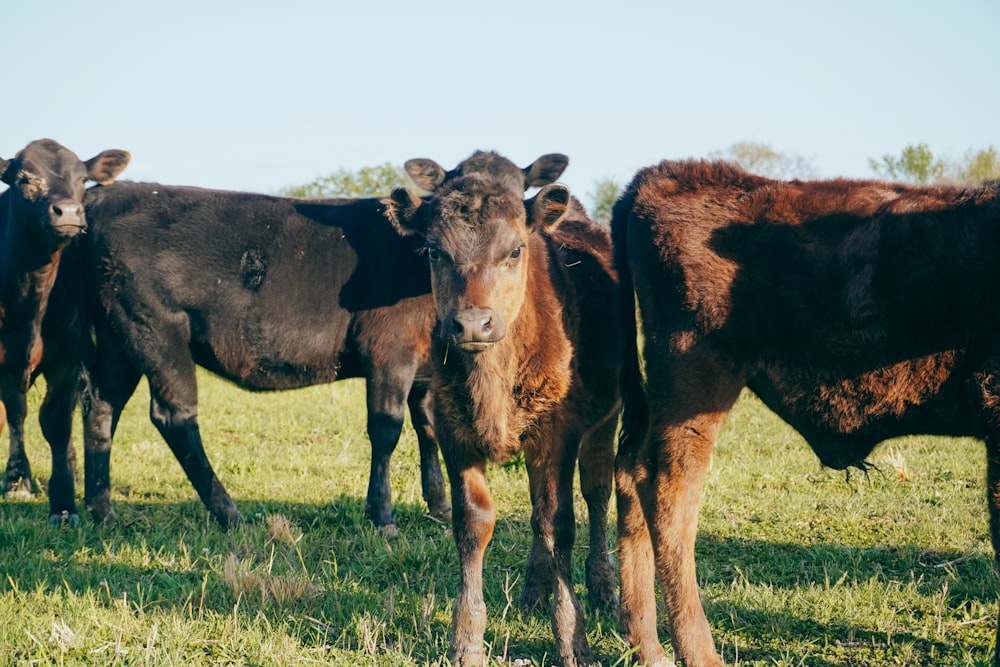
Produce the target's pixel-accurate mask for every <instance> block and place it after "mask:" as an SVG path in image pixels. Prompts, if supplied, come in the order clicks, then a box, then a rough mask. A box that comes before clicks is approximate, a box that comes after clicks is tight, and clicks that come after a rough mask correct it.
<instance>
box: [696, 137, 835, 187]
mask: <svg viewBox="0 0 1000 667" xmlns="http://www.w3.org/2000/svg"><path fill="white" fill-rule="evenodd" d="M708 157H709V158H711V159H713V160H728V161H730V162H735V163H736V164H738V165H740V166H741V167H743V168H744V169H746V170H747V171H749V172H752V173H754V174H760V175H761V176H767V177H768V178H781V179H789V178H803V179H805V178H815V177H816V168H815V167H813V165H812V163H811V162H810V161H809V160H807V159H806V158H804V157H802V156H800V155H785V154H784V153H780V152H778V151H776V150H774V149H773V148H771V147H770V146H769V145H767V144H762V143H758V142H755V141H741V142H739V143H735V144H733V145H732V146H730V147H729V148H726V149H724V150H721V151H713V152H711V153H709V154H708Z"/></svg>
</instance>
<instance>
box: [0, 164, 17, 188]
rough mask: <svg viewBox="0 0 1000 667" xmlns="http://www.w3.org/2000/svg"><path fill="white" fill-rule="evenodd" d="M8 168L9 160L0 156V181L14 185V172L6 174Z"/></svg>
mask: <svg viewBox="0 0 1000 667" xmlns="http://www.w3.org/2000/svg"><path fill="white" fill-rule="evenodd" d="M8 170H10V160H5V159H3V158H2V157H0V181H3V182H4V183H6V184H7V185H14V174H8V173H7V171H8Z"/></svg>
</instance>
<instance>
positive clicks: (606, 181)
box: [587, 178, 622, 225]
mask: <svg viewBox="0 0 1000 667" xmlns="http://www.w3.org/2000/svg"><path fill="white" fill-rule="evenodd" d="M621 193H622V186H621V185H619V184H618V181H616V180H615V179H613V178H601V179H599V180H596V181H594V190H593V192H590V193H589V194H588V195H587V196H588V197H590V201H591V205H590V217H592V218H593V219H594V220H596V221H597V222H599V223H601V224H602V225H609V224H611V209H613V208H614V206H615V201H616V200H617V199H618V196H619V195H620V194H621Z"/></svg>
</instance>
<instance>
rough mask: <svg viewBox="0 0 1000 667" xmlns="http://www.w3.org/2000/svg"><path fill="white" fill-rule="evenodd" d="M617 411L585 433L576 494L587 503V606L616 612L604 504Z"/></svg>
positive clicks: (611, 482) (608, 490)
mask: <svg viewBox="0 0 1000 667" xmlns="http://www.w3.org/2000/svg"><path fill="white" fill-rule="evenodd" d="M617 427H618V411H617V410H615V412H614V414H613V415H612V416H610V417H608V418H607V419H606V420H604V422H602V423H601V424H599V425H598V426H597V427H595V428H594V429H592V430H591V431H590V432H589V433H587V434H586V435H585V436H584V438H583V442H582V443H581V445H580V461H579V469H580V491H581V492H582V493H583V499H584V501H585V502H586V503H587V518H588V526H589V528H590V545H589V546H590V548H589V550H588V551H587V561H586V570H585V571H586V577H587V594H588V599H589V600H590V604H591V605H592V606H593V607H594V608H596V609H601V610H604V611H617V609H618V594H617V592H616V590H615V589H616V581H615V566H614V563H613V562H612V560H611V553H610V551H609V549H608V501H610V499H611V491H612V488H613V485H614V468H615V429H616V428H617Z"/></svg>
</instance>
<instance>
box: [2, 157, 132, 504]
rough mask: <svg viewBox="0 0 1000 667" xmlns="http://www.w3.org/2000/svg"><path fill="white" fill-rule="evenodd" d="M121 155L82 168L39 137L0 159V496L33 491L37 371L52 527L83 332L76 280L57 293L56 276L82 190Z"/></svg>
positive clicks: (121, 161) (69, 485)
mask: <svg viewBox="0 0 1000 667" xmlns="http://www.w3.org/2000/svg"><path fill="white" fill-rule="evenodd" d="M129 157H130V156H129V154H128V153H127V152H126V151H121V150H107V151H103V152H102V153H100V154H99V155H96V156H95V157H93V158H91V159H89V160H87V161H86V162H83V161H81V160H80V158H78V157H77V156H76V155H75V154H74V153H73V152H72V151H70V150H68V149H67V148H65V147H63V146H61V145H59V144H58V143H56V142H55V141H52V140H51V139H40V140H37V141H33V142H31V143H30V144H28V145H27V146H26V147H25V148H24V149H22V150H21V151H20V152H18V154H17V155H16V156H15V157H14V158H13V159H11V160H5V159H3V158H0V181H3V182H4V183H6V184H7V185H9V186H10V187H9V188H8V189H7V190H5V191H4V192H3V193H2V194H0V235H2V241H0V244H2V245H0V394H2V399H3V404H4V406H5V407H6V412H7V417H8V421H9V430H10V456H9V458H8V459H7V474H6V480H5V485H6V489H5V490H6V493H7V494H8V495H16V494H23V493H27V494H30V493H31V492H32V484H31V466H30V465H29V463H28V457H27V455H26V454H25V451H24V419H25V413H26V411H27V405H26V397H25V395H26V393H27V391H28V388H29V387H30V386H31V384H32V382H34V380H35V378H36V377H37V376H38V374H39V373H43V374H44V375H45V378H46V384H47V391H46V394H45V399H44V401H43V403H42V406H41V410H40V414H39V421H40V423H41V426H42V432H43V433H44V435H45V437H46V439H47V440H48V442H49V445H50V447H51V449H52V477H51V480H50V494H49V502H50V513H51V516H52V517H53V518H55V519H58V518H60V517H61V516H62V515H63V513H64V512H65V513H66V516H67V517H68V518H69V519H70V521H72V522H74V523H75V522H76V521H77V515H76V507H75V505H74V502H73V450H72V447H71V445H70V429H71V418H72V413H73V408H74V407H75V405H76V399H77V377H78V374H79V369H78V363H79V357H78V349H77V344H78V343H77V341H78V339H79V337H80V335H81V332H82V329H81V325H80V320H79V317H78V314H79V311H78V310H77V307H78V304H79V303H80V295H79V293H78V292H77V291H76V289H77V287H78V286H79V281H78V280H69V281H66V280H62V281H58V284H59V285H61V288H60V287H56V285H57V281H56V276H57V274H58V273H59V272H60V271H63V272H65V271H66V267H67V266H70V265H72V264H73V259H72V258H71V257H69V255H71V251H70V249H69V245H70V244H71V243H72V242H73V241H74V239H76V238H77V237H78V236H79V235H81V234H83V233H84V232H85V231H86V229H87V219H86V216H85V215H84V208H83V195H84V189H85V185H86V182H87V181H88V180H92V181H97V182H98V183H110V182H111V181H113V180H114V179H115V177H117V176H118V174H120V173H121V172H122V170H123V169H125V167H126V165H128V162H129ZM64 256H65V259H63V258H64ZM43 342H44V345H43ZM0 412H2V411H0ZM2 426H3V422H2V421H0V427H2Z"/></svg>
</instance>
